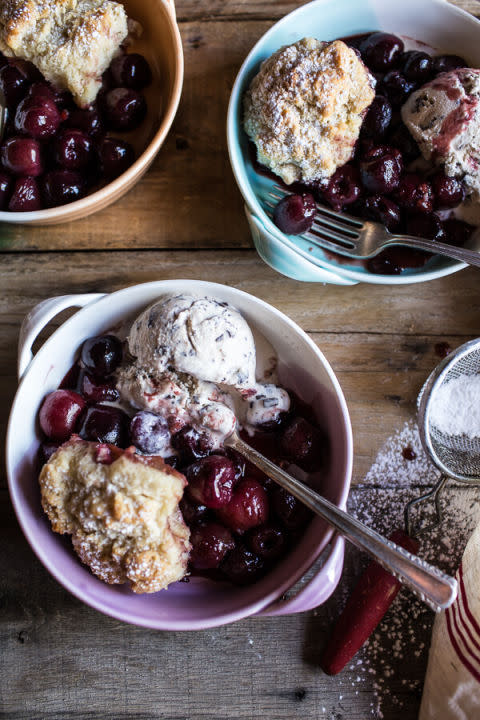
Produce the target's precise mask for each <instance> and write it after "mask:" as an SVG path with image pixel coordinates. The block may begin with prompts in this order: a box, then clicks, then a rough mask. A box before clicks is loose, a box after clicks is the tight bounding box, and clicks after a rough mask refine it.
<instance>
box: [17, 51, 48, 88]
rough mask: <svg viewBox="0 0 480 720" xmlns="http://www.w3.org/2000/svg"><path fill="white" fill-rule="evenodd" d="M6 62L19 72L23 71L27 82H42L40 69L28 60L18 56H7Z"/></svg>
mask: <svg viewBox="0 0 480 720" xmlns="http://www.w3.org/2000/svg"><path fill="white" fill-rule="evenodd" d="M8 63H9V65H11V66H12V67H15V68H16V69H17V70H18V71H19V72H21V73H23V74H24V75H25V77H26V78H27V81H28V83H29V84H31V83H37V82H42V80H43V75H42V73H41V72H40V70H39V69H38V68H37V67H36V66H35V65H34V64H33V63H32V62H30V61H29V60H23V59H22V58H19V57H11V58H8Z"/></svg>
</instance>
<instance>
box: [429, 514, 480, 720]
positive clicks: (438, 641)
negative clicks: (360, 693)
mask: <svg viewBox="0 0 480 720" xmlns="http://www.w3.org/2000/svg"><path fill="white" fill-rule="evenodd" d="M456 577H457V581H458V596H457V599H456V601H455V602H454V603H453V605H452V606H451V607H449V608H448V610H446V611H445V612H443V613H441V614H440V615H438V616H437V617H436V619H435V624H434V626H433V635H432V644H431V647H430V654H429V657H428V668H427V674H426V677H425V686H424V689H423V697H422V705H421V708H420V715H419V720H440V719H441V720H479V718H480V525H478V526H477V528H476V530H475V531H474V533H473V535H472V536H471V538H470V540H469V541H468V544H467V547H466V548H465V552H464V554H463V559H462V564H461V565H460V568H459V570H458V572H457V576H456Z"/></svg>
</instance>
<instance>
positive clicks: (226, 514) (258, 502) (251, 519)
mask: <svg viewBox="0 0 480 720" xmlns="http://www.w3.org/2000/svg"><path fill="white" fill-rule="evenodd" d="M218 516H219V517H220V519H221V520H222V522H223V523H225V525H227V527H229V528H231V529H232V530H233V531H234V532H237V533H243V532H245V531H246V530H250V529H251V528H254V527H257V525H263V524H264V523H265V522H266V521H267V518H268V497H267V493H266V492H265V490H264V488H263V487H262V486H261V485H260V483H259V482H257V481H256V480H253V479H250V478H244V479H243V480H240V482H239V483H238V485H237V486H236V487H235V488H234V490H233V495H232V499H231V500H230V502H229V503H228V505H225V506H224V507H222V508H221V509H219V510H218Z"/></svg>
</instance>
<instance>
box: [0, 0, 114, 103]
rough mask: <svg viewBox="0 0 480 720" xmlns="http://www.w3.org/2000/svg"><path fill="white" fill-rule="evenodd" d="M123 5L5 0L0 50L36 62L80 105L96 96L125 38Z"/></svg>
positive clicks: (100, 0) (0, 6) (97, 0)
mask: <svg viewBox="0 0 480 720" xmlns="http://www.w3.org/2000/svg"><path fill="white" fill-rule="evenodd" d="M127 32H128V30H127V15H126V13H125V9H124V7H123V5H121V4H120V3H116V2H112V1H111V0H3V2H1V3H0V50H1V51H2V52H3V54H4V55H7V56H8V57H19V58H23V59H24V60H29V61H30V62H33V63H34V65H36V67H37V68H38V69H39V70H40V71H41V72H42V73H43V75H44V76H45V78H46V79H47V80H49V81H50V82H51V83H53V85H55V87H57V88H59V89H62V90H70V91H71V93H72V95H73V98H74V100H75V102H76V103H77V104H78V105H80V106H85V105H88V104H89V103H91V102H93V101H94V100H95V97H96V95H97V92H98V91H99V89H100V86H101V83H102V73H103V72H105V70H106V69H107V68H108V66H109V65H110V63H111V61H112V58H113V56H114V54H115V53H116V52H117V50H118V48H119V46H120V44H121V43H122V42H123V41H124V40H125V38H126V37H127Z"/></svg>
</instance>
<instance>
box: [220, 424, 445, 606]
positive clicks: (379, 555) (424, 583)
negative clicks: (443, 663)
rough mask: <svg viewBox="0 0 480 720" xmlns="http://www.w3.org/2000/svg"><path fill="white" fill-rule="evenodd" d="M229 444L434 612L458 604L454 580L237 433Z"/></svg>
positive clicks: (227, 440) (229, 438) (226, 442)
mask: <svg viewBox="0 0 480 720" xmlns="http://www.w3.org/2000/svg"><path fill="white" fill-rule="evenodd" d="M225 445H226V446H227V447H231V448H233V449H234V450H236V451H237V452H239V453H240V454H241V455H243V456H244V457H246V458H247V459H248V460H250V462H252V463H253V464H254V465H256V466H257V467H258V468H259V469H260V470H262V471H263V472H264V473H265V474H266V475H268V476H269V477H271V478H272V479H273V480H275V481H276V482H277V483H278V484H279V485H281V486H282V487H283V488H284V489H285V490H288V492H290V493H291V494H292V495H294V496H295V497H296V498H298V500H300V501H301V502H302V503H303V504H304V505H306V506H307V507H308V508H310V510H313V512H314V513H316V514H317V515H320V517H322V518H323V519H324V520H326V521H327V522H328V523H329V524H330V525H332V526H333V527H334V528H335V529H336V530H337V531H338V532H339V533H340V534H341V535H343V536H344V537H345V538H347V540H349V541H350V542H351V543H353V544H354V545H356V546H357V547H358V548H360V549H361V550H363V551H364V552H366V553H368V554H369V555H371V556H372V557H373V558H375V560H376V561H377V562H378V563H379V564H380V565H381V566H382V567H383V568H385V569H386V570H388V572H390V573H392V575H393V576H394V577H396V578H398V580H400V582H401V583H403V584H404V585H406V586H407V587H408V588H410V590H412V592H414V593H415V595H417V597H419V598H420V599H421V600H423V602H425V603H426V604H427V605H428V606H429V607H431V608H432V610H435V611H437V612H439V611H440V610H445V609H446V608H447V607H449V606H450V605H451V604H452V603H453V602H454V600H455V598H456V595H457V582H456V580H455V579H454V578H452V577H449V576H448V575H446V574H445V573H443V572H442V571H441V570H438V569H437V568H435V567H433V566H432V565H429V564H428V563H427V562H425V560H423V559H422V558H419V557H417V556H416V555H412V553H410V552H408V551H407V550H404V549H403V548H402V547H400V546H399V545H396V544H395V543H393V542H392V541H391V540H388V539H387V538H384V537H382V536H381V535H379V533H377V532H375V530H372V529H371V528H369V527H367V526H366V525H364V524H363V523H361V522H359V521H358V520H356V519H355V518H354V517H352V516H351V515H348V513H346V512H345V511H344V510H341V509H340V508H339V507H337V506H336V505H334V504H333V503H331V502H330V501H329V500H327V499H326V498H324V497H322V496H321V495H319V494H318V493H316V492H315V491H314V490H312V489H311V488H309V487H308V486H307V485H304V484H303V483H302V482H300V481H299V480H297V478H295V477H293V476H292V475H289V474H288V473H286V472H285V471H284V470H282V469H281V468H279V467H278V466H277V465H274V464H273V463H272V462H271V461H270V460H268V458H266V457H265V456H264V455H262V454H261V453H259V452H258V450H255V448H253V447H252V446H251V445H247V443H246V442H244V441H243V440H242V439H241V438H240V437H238V435H237V433H236V432H233V433H232V435H230V436H229V437H228V438H227V439H226V440H225Z"/></svg>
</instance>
